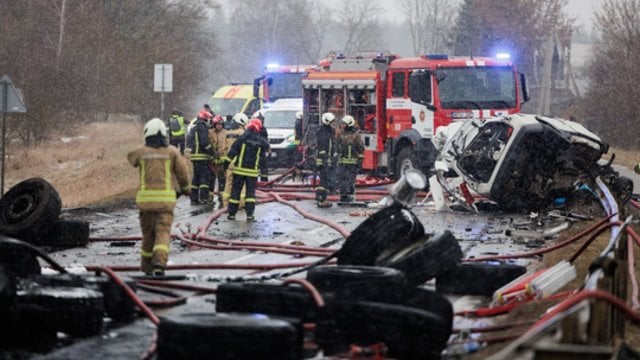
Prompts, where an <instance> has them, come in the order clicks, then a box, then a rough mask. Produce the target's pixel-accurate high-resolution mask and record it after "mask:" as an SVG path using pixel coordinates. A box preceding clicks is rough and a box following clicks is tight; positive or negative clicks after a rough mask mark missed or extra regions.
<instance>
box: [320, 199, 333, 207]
mask: <svg viewBox="0 0 640 360" xmlns="http://www.w3.org/2000/svg"><path fill="white" fill-rule="evenodd" d="M332 206H333V204H332V203H330V202H328V201H327V200H324V201H320V202H318V207H319V208H330V207H332Z"/></svg>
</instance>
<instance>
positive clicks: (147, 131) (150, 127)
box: [144, 118, 167, 139]
mask: <svg viewBox="0 0 640 360" xmlns="http://www.w3.org/2000/svg"><path fill="white" fill-rule="evenodd" d="M158 134H160V135H162V137H165V138H166V137H167V126H166V125H165V124H164V121H162V120H160V119H158V118H153V119H151V120H149V121H147V123H146V124H144V138H145V139H146V138H148V137H151V136H155V135H158Z"/></svg>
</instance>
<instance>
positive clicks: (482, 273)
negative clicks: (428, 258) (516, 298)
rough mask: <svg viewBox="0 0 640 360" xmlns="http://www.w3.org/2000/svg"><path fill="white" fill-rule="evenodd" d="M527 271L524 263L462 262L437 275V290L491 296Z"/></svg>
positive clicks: (448, 292)
mask: <svg viewBox="0 0 640 360" xmlns="http://www.w3.org/2000/svg"><path fill="white" fill-rule="evenodd" d="M525 272H527V268H526V267H524V266H522V265H514V264H490V263H461V264H458V265H457V266H456V267H455V268H453V269H451V271H449V272H446V273H442V274H440V275H439V276H438V277H436V290H437V291H438V292H441V293H446V294H464V295H482V296H491V295H492V294H493V293H494V292H495V291H496V290H498V289H499V288H500V287H502V286H503V285H506V284H508V283H509V282H511V281H512V280H514V279H515V278H517V277H518V276H520V275H522V274H524V273H525Z"/></svg>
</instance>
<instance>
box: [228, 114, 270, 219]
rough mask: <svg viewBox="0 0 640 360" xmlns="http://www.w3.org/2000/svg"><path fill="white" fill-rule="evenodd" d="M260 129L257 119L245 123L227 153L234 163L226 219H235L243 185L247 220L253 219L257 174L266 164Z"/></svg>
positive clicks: (259, 122)
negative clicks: (244, 128) (240, 133)
mask: <svg viewBox="0 0 640 360" xmlns="http://www.w3.org/2000/svg"><path fill="white" fill-rule="evenodd" d="M261 130H262V122H261V121H260V120H259V119H252V120H251V121H250V122H249V124H248V125H247V130H246V131H245V132H244V134H242V136H240V137H239V138H238V140H237V141H236V142H234V143H233V145H232V146H231V149H229V153H228V154H227V157H228V158H229V159H232V160H231V161H232V163H233V165H234V168H233V180H232V183H233V185H232V187H231V197H230V198H229V215H228V216H227V219H228V220H235V219H236V212H238V206H239V204H240V192H241V190H242V187H243V186H245V185H246V189H247V190H246V191H247V192H246V198H245V211H246V212H247V221H253V220H255V217H254V215H253V213H254V211H255V208H256V184H257V182H258V175H259V174H261V173H262V174H264V173H265V168H266V165H267V157H266V153H267V149H268V143H267V141H266V140H265V139H264V138H263V137H262V135H260V131H261ZM226 161H229V160H226Z"/></svg>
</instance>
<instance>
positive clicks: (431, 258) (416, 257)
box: [376, 230, 462, 286]
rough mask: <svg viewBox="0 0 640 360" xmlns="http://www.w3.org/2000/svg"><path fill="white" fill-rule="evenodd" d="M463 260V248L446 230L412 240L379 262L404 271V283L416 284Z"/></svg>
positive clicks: (378, 264) (451, 267) (449, 268)
mask: <svg viewBox="0 0 640 360" xmlns="http://www.w3.org/2000/svg"><path fill="white" fill-rule="evenodd" d="M460 259H462V249H461V248H460V245H459V244H458V241H457V240H456V238H455V237H454V236H453V234H451V232H450V231H449V230H445V231H442V232H440V233H437V234H435V235H434V236H433V237H431V238H429V237H427V236H424V238H423V239H422V240H419V241H418V242H415V243H413V244H411V245H409V246H407V247H406V248H404V249H401V250H399V251H398V252H396V253H395V254H393V255H392V256H389V257H387V258H386V259H383V260H381V261H379V262H378V263H377V264H376V265H377V266H386V267H391V268H394V269H398V270H400V271H402V272H404V274H405V276H406V278H407V285H409V286H415V285H420V284H422V283H424V282H425V281H427V280H430V279H433V278H434V277H436V276H438V275H440V274H442V273H445V272H447V271H449V270H451V269H453V268H455V266H456V264H458V262H460Z"/></svg>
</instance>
